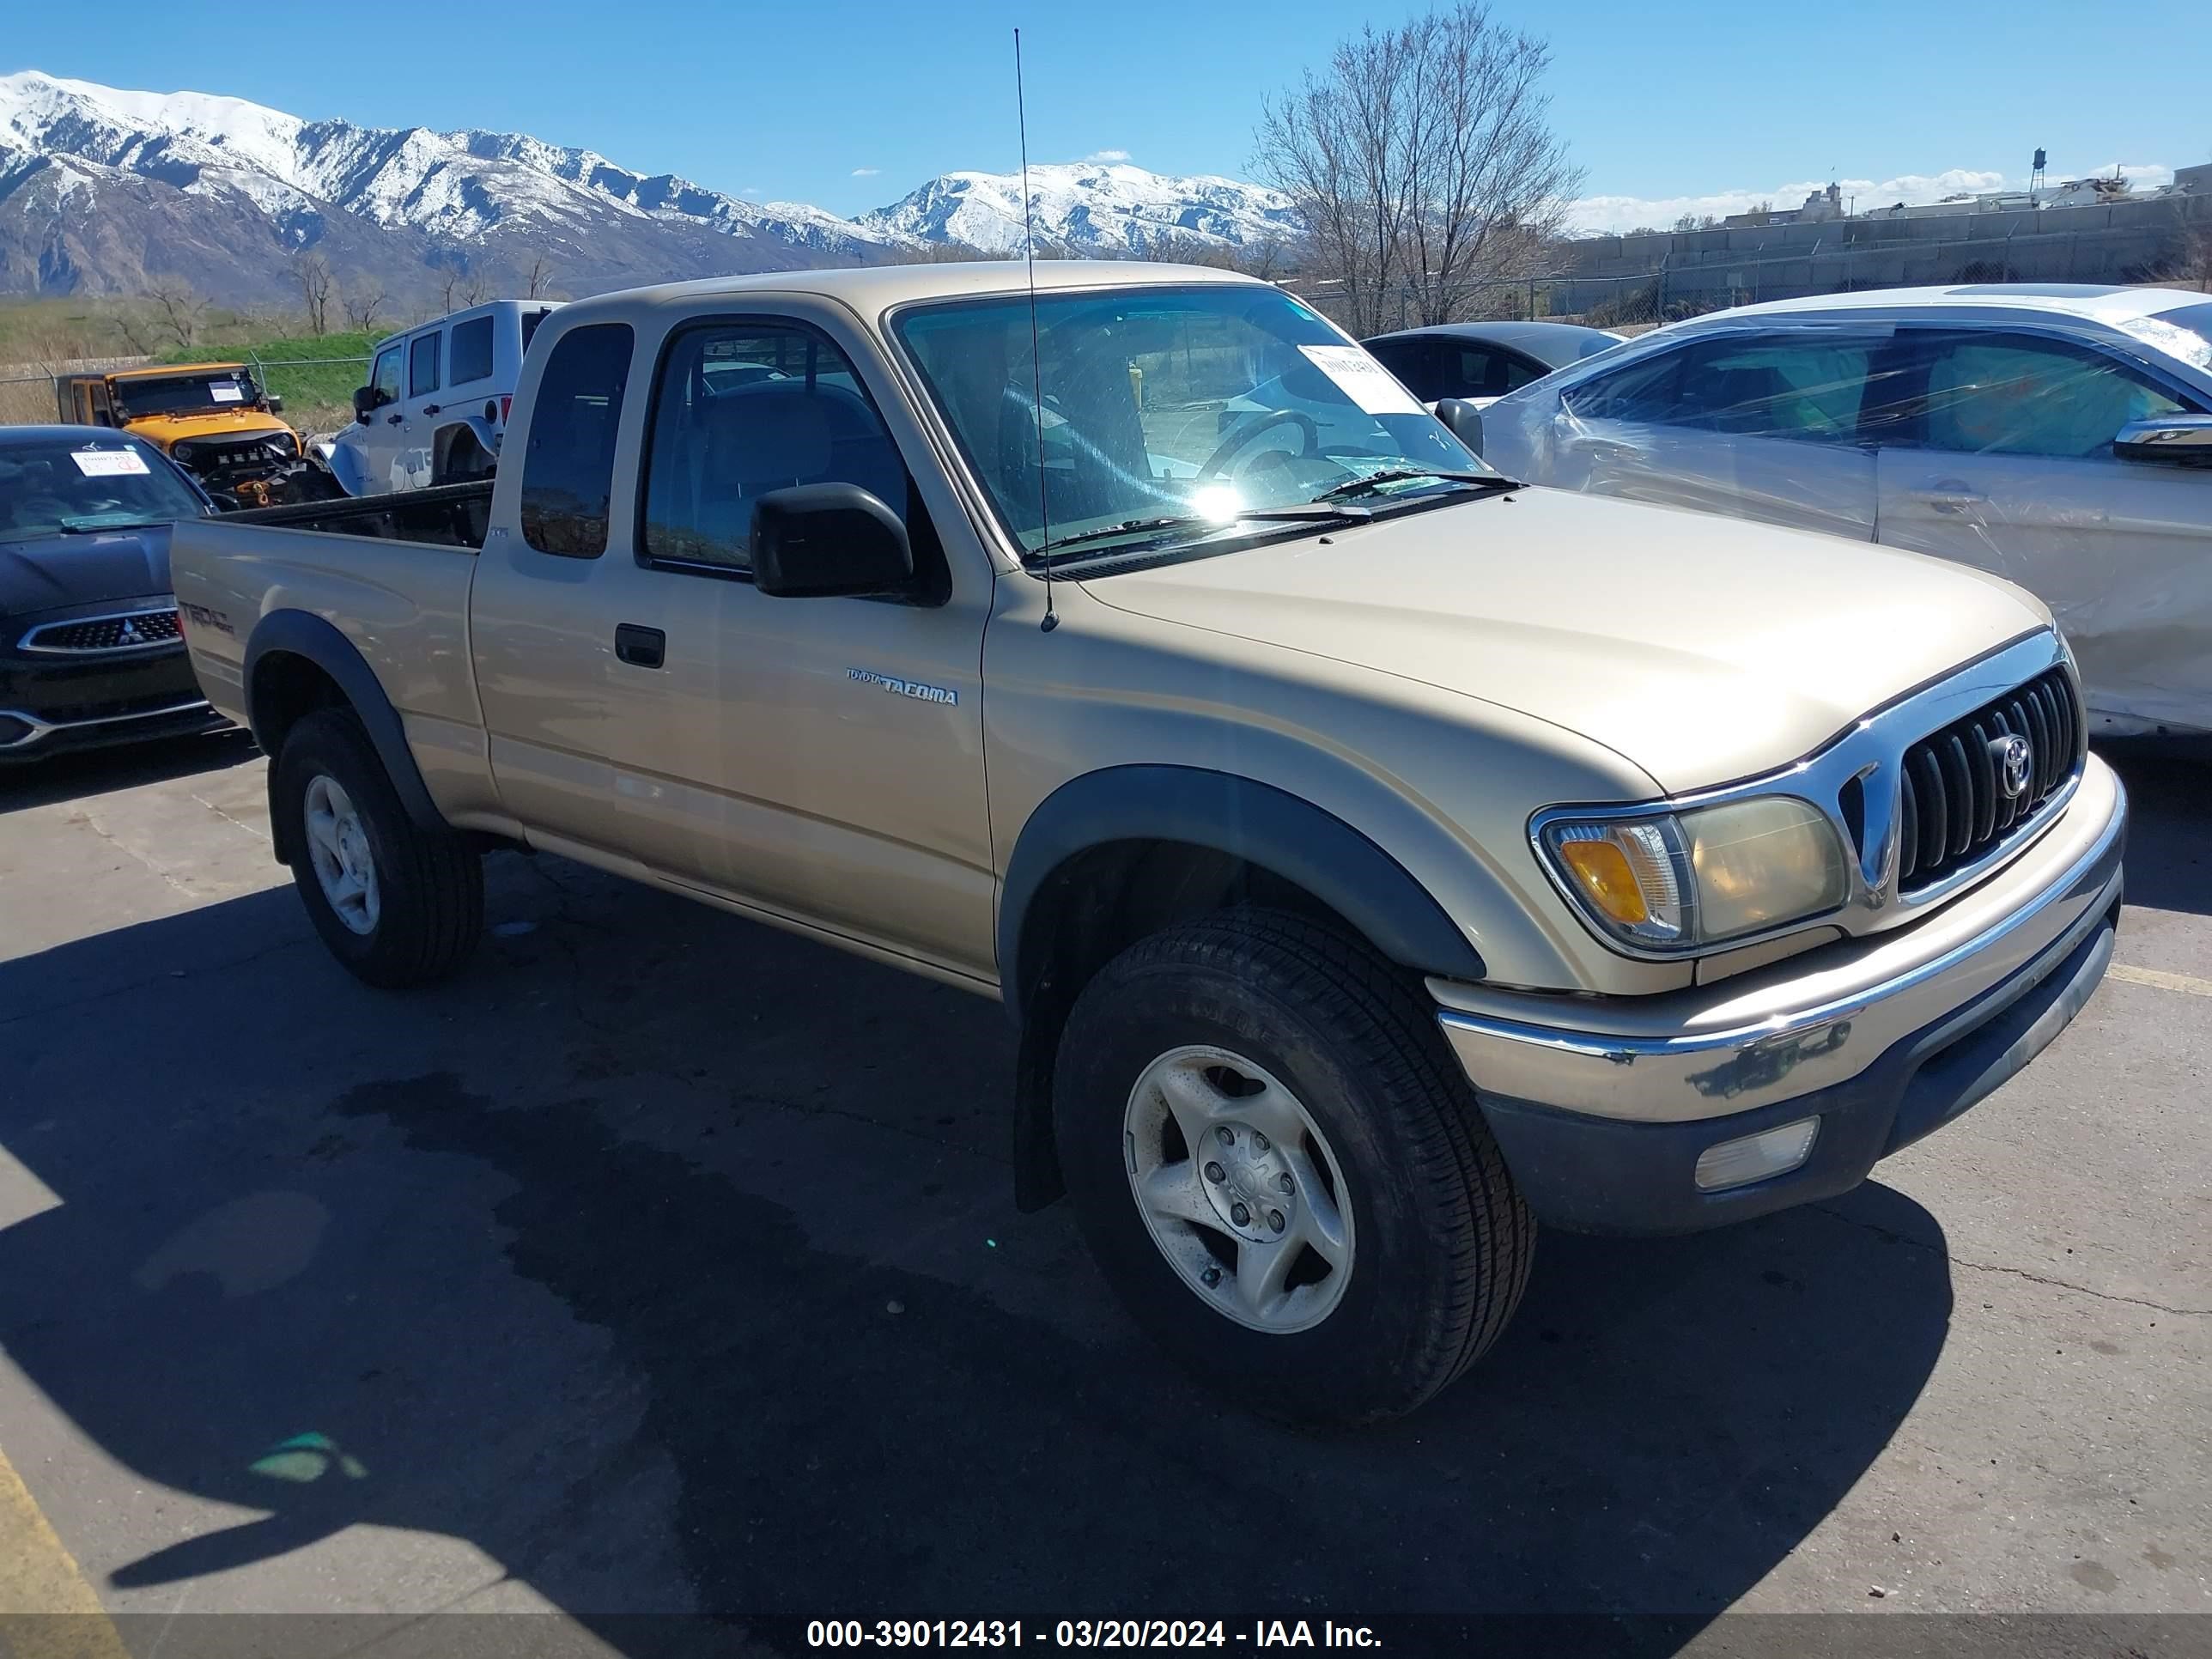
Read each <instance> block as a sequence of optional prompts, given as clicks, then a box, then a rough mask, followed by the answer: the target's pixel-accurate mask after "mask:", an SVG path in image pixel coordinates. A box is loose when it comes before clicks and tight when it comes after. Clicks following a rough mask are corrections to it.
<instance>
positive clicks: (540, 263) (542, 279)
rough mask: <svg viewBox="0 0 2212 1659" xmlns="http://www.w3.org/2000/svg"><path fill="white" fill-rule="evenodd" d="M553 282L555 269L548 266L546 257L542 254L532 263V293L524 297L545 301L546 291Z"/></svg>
mask: <svg viewBox="0 0 2212 1659" xmlns="http://www.w3.org/2000/svg"><path fill="white" fill-rule="evenodd" d="M552 282H553V267H552V266H551V265H550V264H546V262H545V256H544V254H542V253H541V254H539V255H538V257H537V258H535V259H532V261H531V262H530V292H529V293H528V294H527V295H525V296H524V297H525V298H526V299H531V300H542V299H544V297H545V292H546V289H548V288H549V287H550V286H551V284H552Z"/></svg>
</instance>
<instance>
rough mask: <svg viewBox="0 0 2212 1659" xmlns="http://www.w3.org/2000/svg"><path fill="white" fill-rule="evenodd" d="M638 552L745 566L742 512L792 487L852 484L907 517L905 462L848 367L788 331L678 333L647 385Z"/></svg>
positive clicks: (823, 346)
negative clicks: (649, 422) (648, 420)
mask: <svg viewBox="0 0 2212 1659" xmlns="http://www.w3.org/2000/svg"><path fill="white" fill-rule="evenodd" d="M647 441H648V444H649V446H650V449H649V453H648V458H647V471H646V483H645V505H644V512H643V514H642V519H643V523H642V526H641V536H640V540H639V550H640V552H641V554H642V555H643V556H645V557H647V558H648V559H651V560H654V561H656V562H672V563H677V564H686V565H708V566H714V567H719V568H726V569H731V570H750V569H751V568H752V555H751V551H750V537H751V532H752V513H753V505H754V503H755V502H757V501H759V500H760V498H761V497H762V496H763V495H767V494H768V493H769V491H770V490H773V489H788V488H790V487H791V486H792V485H793V484H806V483H853V484H858V485H860V488H862V489H866V490H868V491H870V492H871V493H872V494H873V495H876V496H877V497H878V499H879V500H881V501H883V503H884V506H886V507H890V509H891V511H892V512H894V513H898V514H899V515H900V516H902V517H904V516H905V514H906V510H907V477H906V465H905V463H904V462H902V460H901V459H899V453H898V447H897V446H896V444H894V443H893V442H892V441H891V435H890V432H888V431H887V430H885V428H884V423H883V421H882V419H881V417H879V416H878V415H877V413H876V410H875V406H874V405H873V404H871V403H870V402H869V401H868V399H867V395H866V393H865V392H862V391H861V389H860V379H859V377H858V376H857V375H855V374H854V372H853V366H852V364H851V363H850V362H847V361H846V358H845V356H844V355H843V354H842V352H840V351H839V350H838V349H837V348H836V346H835V345H832V344H831V343H829V341H828V340H826V339H824V338H823V337H821V336H820V335H817V334H816V333H814V332H813V331H811V330H809V329H805V328H801V327H799V326H798V325H784V326H779V325H763V324H759V323H730V324H719V323H718V324H710V325H705V326H702V327H698V328H693V329H689V330H686V331H684V332H683V333H681V334H679V335H678V336H677V337H676V339H675V341H674V342H673V343H671V345H670V347H669V349H668V350H667V352H666V354H665V356H664V359H663V361H662V363H661V369H660V381H659V385H658V386H656V387H655V388H654V393H653V428H652V432H651V434H650V436H649V438H648V440H647Z"/></svg>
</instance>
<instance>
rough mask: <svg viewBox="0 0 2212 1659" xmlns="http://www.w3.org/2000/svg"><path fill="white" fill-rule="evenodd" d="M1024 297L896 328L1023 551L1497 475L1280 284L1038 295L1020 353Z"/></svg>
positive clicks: (968, 306)
mask: <svg viewBox="0 0 2212 1659" xmlns="http://www.w3.org/2000/svg"><path fill="white" fill-rule="evenodd" d="M1035 326H1036V332H1035V335H1034V338H1035V339H1036V343H1037V347H1038V350H1037V352H1036V356H1032V353H1031V349H1030V341H1031V338H1032V335H1031V319H1030V300H1029V298H1028V296H1026V295H995V296H994V297H992V298H989V299H986V300H975V301H955V302H952V303H949V304H943V305H930V306H924V307H915V308H913V309H911V310H909V311H908V312H906V313H904V314H903V315H902V316H901V317H900V318H899V319H897V320H896V324H895V325H894V327H895V331H896V334H897V336H898V337H899V339H900V340H901V341H902V343H904V345H905V347H906V349H908V351H909V352H910V353H911V354H912V355H913V357H914V359H915V362H916V363H917V364H918V365H919V366H920V368H921V373H922V376H923V378H924V379H925V380H927V383H928V386H929V389H930V392H931V394H932V395H933V397H934V398H935V399H936V401H937V404H938V406H939V409H941V410H943V411H944V414H945V420H946V422H947V423H948V424H949V425H950V426H951V428H952V430H953V433H954V435H955V436H956V437H957V439H958V441H959V442H960V446H961V447H962V449H963V451H965V453H966V454H967V457H968V460H969V465H971V466H972V467H973V468H974V469H975V474H976V476H977V477H978V479H979V480H980V481H981V483H982V486H983V488H984V489H985V490H986V491H987V492H988V494H989V495H990V498H991V504H992V506H993V507H994V509H995V510H996V512H997V513H998V515H999V518H1000V521H1001V522H1002V523H1003V524H1004V525H1005V526H1006V529H1007V531H1008V532H1009V533H1010V534H1012V536H1013V538H1015V539H1016V541H1017V542H1018V544H1020V546H1021V548H1022V550H1023V551H1024V554H1038V553H1042V554H1046V555H1048V556H1057V555H1059V554H1060V553H1061V552H1063V551H1066V552H1070V553H1073V551H1074V550H1076V549H1078V548H1080V550H1081V551H1082V552H1083V553H1085V554H1086V555H1088V554H1092V553H1109V554H1111V553H1122V552H1127V551H1129V550H1132V549H1133V548H1136V547H1139V546H1141V547H1144V548H1147V549H1152V548H1158V547H1162V546H1180V545H1190V544H1197V543H1199V542H1200V541H1210V540H1220V539H1223V538H1230V537H1233V536H1234V535H1235V534H1236V533H1237V532H1238V531H1239V530H1243V531H1246V532H1252V531H1260V532H1267V531H1269V530H1271V529H1272V530H1273V532H1275V533H1279V532H1280V526H1271V524H1270V522H1269V521H1270V520H1276V519H1285V518H1290V519H1293V520H1314V521H1316V522H1326V521H1327V520H1329V519H1330V518H1332V517H1358V516H1364V515H1365V514H1366V513H1368V512H1370V511H1373V510H1378V509H1380V508H1382V507H1385V506H1387V505H1388V504H1389V502H1391V501H1395V500H1398V499H1399V498H1401V497H1403V496H1418V497H1422V498H1430V497H1434V496H1437V495H1440V494H1442V493H1444V492H1457V491H1464V490H1466V489H1468V488H1469V487H1470V486H1471V485H1473V486H1477V487H1480V486H1487V485H1494V484H1495V483H1498V482H1499V480H1498V476H1497V475H1496V474H1495V473H1493V472H1492V471H1489V470H1488V469H1487V468H1485V467H1484V466H1483V465H1482V463H1481V462H1480V461H1479V460H1477V459H1475V457H1474V455H1473V454H1472V453H1469V452H1468V449H1467V448H1466V447H1465V446H1463V445H1462V444H1461V443H1460V442H1459V441H1458V440H1457V439H1455V437H1453V436H1452V435H1451V434H1450V433H1449V431H1447V430H1446V429H1445V428H1443V426H1441V425H1439V424H1438V423H1437V421H1436V419H1435V418H1434V417H1433V416H1431V415H1429V414H1428V413H1427V412H1426V411H1425V410H1423V409H1422V407H1421V405H1420V404H1419V403H1418V402H1416V401H1415V400H1414V398H1413V394H1412V393H1410V392H1407V390H1406V389H1405V388H1404V387H1403V386H1401V385H1399V383H1398V382H1397V381H1396V380H1394V379H1392V378H1391V376H1390V374H1389V371H1387V370H1386V369H1384V368H1383V367H1382V366H1381V365H1380V364H1379V363H1377V362H1375V360H1374V359H1373V358H1372V357H1370V356H1368V355H1367V353H1366V352H1365V351H1364V349H1361V348H1360V347H1358V346H1355V345H1351V344H1348V343H1346V340H1345V338H1344V337H1343V336H1342V335H1341V334H1340V333H1338V332H1337V331H1336V330H1335V329H1334V328H1333V327H1331V326H1330V325H1328V323H1326V322H1324V321H1323V320H1322V319H1321V317H1320V316H1319V315H1318V314H1317V313H1315V312H1313V311H1311V310H1310V309H1309V308H1308V307H1305V306H1304V305H1303V304H1301V303H1300V302H1299V301H1297V300H1295V299H1293V298H1291V296H1290V295H1287V294H1285V293H1283V292H1281V291H1280V290H1279V289H1273V288H1267V287H1261V286H1259V285H1256V284H1255V285H1249V286H1248V285H1244V284H1241V283H1240V284H1231V283H1220V284H1209V285H1206V286H1203V287H1196V288H1147V289H1115V290H1113V291H1110V292H1105V293H1085V294H1066V293H1060V294H1042V295H1038V296H1037V298H1036V323H1035ZM1040 362H1041V365H1042V368H1041V370H1040V368H1039V367H1038V365H1039V363H1040ZM1039 386H1042V393H1043V398H1042V403H1043V408H1042V415H1041V416H1040V414H1039V411H1038V407H1037V398H1036V388H1038V387H1039ZM1040 468H1041V469H1042V470H1041V471H1040ZM1353 498H1357V501H1358V505H1351V504H1350V502H1351V501H1352V499H1353ZM1255 515H1258V516H1257V517H1256V518H1255Z"/></svg>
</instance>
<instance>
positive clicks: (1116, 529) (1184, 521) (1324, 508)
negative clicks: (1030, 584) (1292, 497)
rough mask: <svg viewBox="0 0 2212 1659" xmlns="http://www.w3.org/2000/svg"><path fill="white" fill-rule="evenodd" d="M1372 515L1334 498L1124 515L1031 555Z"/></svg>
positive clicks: (1337, 521)
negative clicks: (1147, 537) (1198, 531)
mask: <svg viewBox="0 0 2212 1659" xmlns="http://www.w3.org/2000/svg"><path fill="white" fill-rule="evenodd" d="M1370 516H1372V515H1371V514H1370V513H1369V512H1368V510H1367V509H1366V508H1365V507H1351V506H1346V505H1344V504H1341V503H1339V502H1334V501H1292V502H1290V503H1289V504H1288V505H1286V506H1283V507H1239V508H1238V509H1237V512H1236V513H1235V514H1234V515H1232V516H1231V517H1229V518H1226V519H1223V518H1217V517H1215V516H1213V515H1212V514H1211V513H1173V514H1170V515H1168V516H1166V517H1164V518H1157V519H1124V520H1121V523H1119V524H1109V525H1101V526H1099V527H1098V528H1097V529H1096V530H1079V531H1077V532H1075V533H1074V534H1073V535H1072V536H1055V537H1054V538H1052V539H1051V540H1050V541H1048V542H1047V543H1046V544H1044V545H1043V546H1042V547H1038V548H1032V549H1031V550H1030V557H1032V558H1035V557H1036V556H1039V555H1042V554H1047V553H1054V552H1057V551H1059V550H1060V549H1062V548H1066V547H1081V546H1084V545H1085V544H1088V543H1091V542H1103V541H1106V540H1109V539H1110V538H1114V537H1116V536H1139V535H1142V534H1144V533H1145V532H1147V531H1155V530H1181V529H1183V528H1185V527H1186V526H1191V525H1199V526H1204V527H1205V528H1206V530H1207V531H1209V532H1218V531H1226V530H1231V529H1234V528H1235V527H1236V526H1237V522H1238V520H1243V519H1265V520H1294V521H1297V522H1302V523H1321V524H1341V523H1348V522H1354V521H1363V520H1366V519H1368V518H1369V517H1370Z"/></svg>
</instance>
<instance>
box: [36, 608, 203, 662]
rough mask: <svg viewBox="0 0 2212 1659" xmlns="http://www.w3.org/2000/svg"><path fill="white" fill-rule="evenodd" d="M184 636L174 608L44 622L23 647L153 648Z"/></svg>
mask: <svg viewBox="0 0 2212 1659" xmlns="http://www.w3.org/2000/svg"><path fill="white" fill-rule="evenodd" d="M183 637H184V632H183V630H182V629H179V627H178V626H177V613H176V611H174V610H173V609H172V610H167V611H131V612H128V613H127V614H124V615H120V616H113V617H84V618H82V620H81V621H77V622H54V623H42V624H40V626H39V627H37V628H34V629H32V630H31V631H30V632H29V633H27V634H26V635H23V649H24V650H26V651H52V652H58V653H86V652H97V651H150V650H152V649H154V648H155V647H157V646H164V645H173V644H174V643H175V642H176V641H178V640H180V639H182V638H183Z"/></svg>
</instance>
